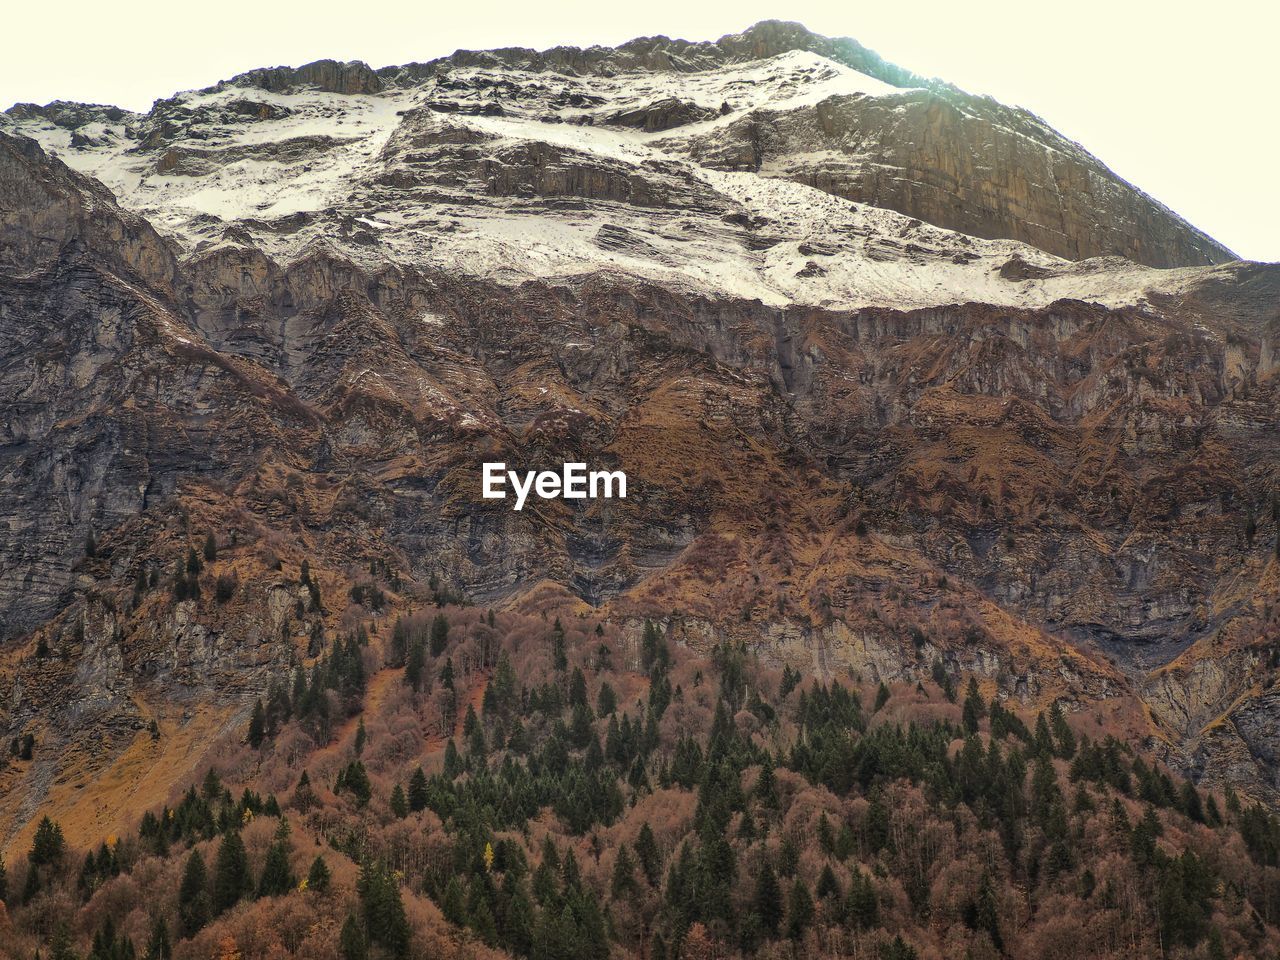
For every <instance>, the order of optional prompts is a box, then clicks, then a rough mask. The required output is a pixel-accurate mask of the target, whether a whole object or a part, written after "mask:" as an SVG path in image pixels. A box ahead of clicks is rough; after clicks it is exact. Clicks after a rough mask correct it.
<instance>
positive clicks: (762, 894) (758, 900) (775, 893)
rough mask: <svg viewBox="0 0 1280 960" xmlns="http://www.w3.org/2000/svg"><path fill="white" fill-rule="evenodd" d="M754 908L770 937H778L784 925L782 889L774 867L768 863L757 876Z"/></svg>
mask: <svg viewBox="0 0 1280 960" xmlns="http://www.w3.org/2000/svg"><path fill="white" fill-rule="evenodd" d="M752 906H753V908H754V910H755V913H756V916H758V917H759V918H760V923H761V925H762V926H763V927H764V929H765V930H766V931H767V932H768V934H769V935H770V936H775V937H776V936H777V935H778V929H779V927H781V925H782V887H781V886H780V885H779V883H778V877H777V874H775V873H774V872H773V865H772V864H770V863H768V862H766V863H765V865H764V866H763V867H762V868H761V869H760V873H759V874H758V875H757V876H756V890H755V896H754V897H753V898H752Z"/></svg>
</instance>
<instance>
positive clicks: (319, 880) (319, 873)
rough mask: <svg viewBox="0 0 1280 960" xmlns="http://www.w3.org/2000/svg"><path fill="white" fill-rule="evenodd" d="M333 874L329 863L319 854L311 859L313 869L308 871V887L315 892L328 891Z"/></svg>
mask: <svg viewBox="0 0 1280 960" xmlns="http://www.w3.org/2000/svg"><path fill="white" fill-rule="evenodd" d="M330 880H331V875H330V873H329V865H328V864H327V863H325V862H324V857H322V856H320V855H319V854H317V855H316V858H315V859H314V860H312V861H311V869H310V870H308V871H307V889H308V890H311V891H313V892H315V893H328V892H329V883H330Z"/></svg>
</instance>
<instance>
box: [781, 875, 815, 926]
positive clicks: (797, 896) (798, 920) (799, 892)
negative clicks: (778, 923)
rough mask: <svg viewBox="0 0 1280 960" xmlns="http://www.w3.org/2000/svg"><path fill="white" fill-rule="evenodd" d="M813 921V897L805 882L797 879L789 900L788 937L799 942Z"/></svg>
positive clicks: (792, 886)
mask: <svg viewBox="0 0 1280 960" xmlns="http://www.w3.org/2000/svg"><path fill="white" fill-rule="evenodd" d="M812 920H813V897H812V896H810V894H809V888H808V887H806V886H805V885H804V881H803V880H801V879H800V878H799V877H796V880H795V883H793V884H792V885H791V896H790V897H788V898H787V937H788V938H789V939H791V940H799V939H800V938H801V937H802V936H804V931H805V928H807V927H808V926H809V923H810V922H811V921H812Z"/></svg>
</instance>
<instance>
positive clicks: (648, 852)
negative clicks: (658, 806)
mask: <svg viewBox="0 0 1280 960" xmlns="http://www.w3.org/2000/svg"><path fill="white" fill-rule="evenodd" d="M636 857H637V858H638V859H639V861H640V870H641V871H642V872H643V873H644V878H645V879H646V880H648V881H649V886H651V887H656V886H657V885H658V878H659V877H661V876H662V853H661V851H659V850H658V841H657V839H656V838H655V837H654V835H653V828H652V827H650V826H649V821H647V820H646V821H645V822H644V823H642V824H641V825H640V833H639V835H638V836H637V837H636Z"/></svg>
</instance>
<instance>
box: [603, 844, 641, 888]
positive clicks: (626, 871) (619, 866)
mask: <svg viewBox="0 0 1280 960" xmlns="http://www.w3.org/2000/svg"><path fill="white" fill-rule="evenodd" d="M635 891H636V866H635V863H634V862H633V861H632V859H631V851H630V850H628V849H627V845H626V844H625V843H624V844H621V845H620V846H619V847H618V856H617V859H616V860H614V862H613V879H612V880H611V881H610V884H609V892H610V894H612V896H613V898H614V899H615V900H621V899H622V898H623V897H626V896H628V895H630V894H632V893H634V892H635Z"/></svg>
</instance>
